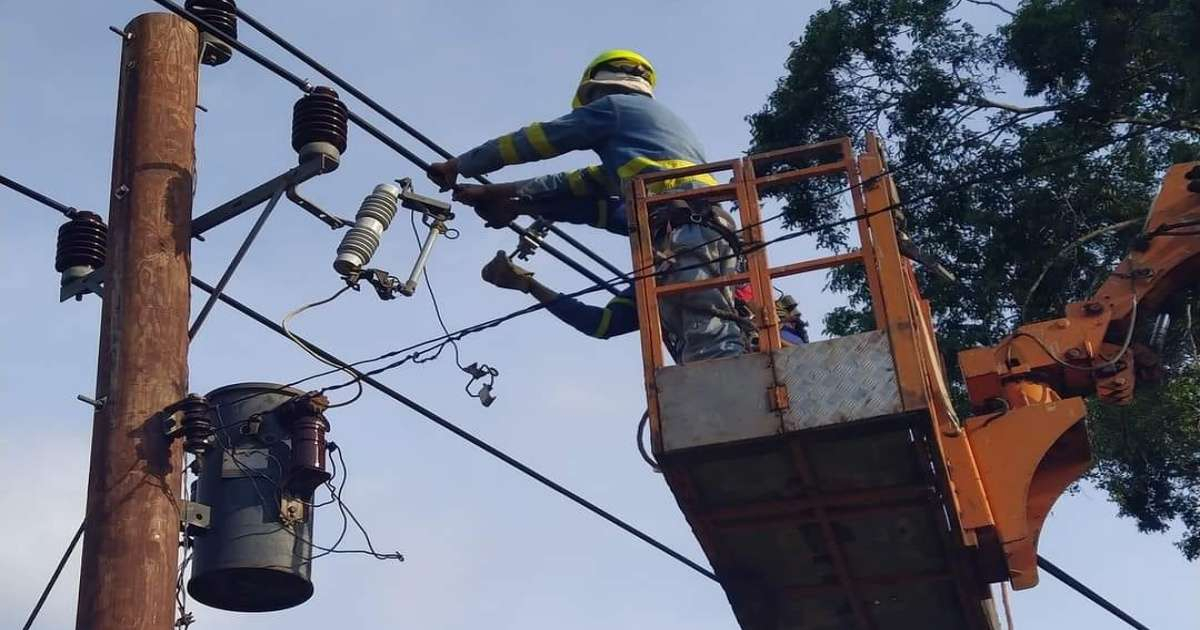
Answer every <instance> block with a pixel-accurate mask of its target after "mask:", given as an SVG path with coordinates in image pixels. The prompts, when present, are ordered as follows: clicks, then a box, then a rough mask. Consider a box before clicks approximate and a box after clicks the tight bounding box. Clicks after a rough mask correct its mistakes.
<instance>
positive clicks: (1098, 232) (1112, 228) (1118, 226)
mask: <svg viewBox="0 0 1200 630" xmlns="http://www.w3.org/2000/svg"><path fill="white" fill-rule="evenodd" d="M1149 215H1150V213H1149V212H1147V213H1146V216H1147V217H1149ZM1141 222H1142V219H1129V220H1127V221H1121V222H1120V223H1113V224H1112V225H1106V226H1103V227H1099V228H1096V229H1094V230H1092V231H1091V232H1088V233H1087V234H1084V235H1083V236H1081V237H1079V238H1077V239H1075V240H1074V241H1071V242H1070V243H1068V244H1067V245H1065V246H1064V247H1063V248H1062V249H1060V250H1058V253H1057V254H1055V255H1054V257H1053V258H1051V259H1050V262H1048V263H1046V266H1045V267H1044V268H1042V272H1041V273H1039V274H1038V277H1037V279H1036V280H1034V281H1033V285H1032V286H1030V287H1029V291H1028V292H1027V293H1025V302H1023V303H1022V304H1021V312H1020V317H1019V318H1018V320H1017V321H1018V322H1021V321H1024V320H1025V313H1027V312H1028V311H1029V302H1030V301H1031V300H1033V294H1034V292H1035V291H1037V289H1038V286H1039V285H1041V284H1042V280H1043V279H1044V278H1045V277H1046V274H1047V273H1048V272H1049V271H1050V269H1051V268H1052V267H1054V265H1055V263H1057V262H1058V259H1059V258H1062V257H1063V256H1064V255H1065V254H1067V253H1068V252H1071V251H1074V249H1075V248H1076V247H1079V246H1080V245H1083V244H1084V243H1086V242H1088V241H1090V240H1092V239H1094V238H1097V237H1099V236H1102V235H1104V234H1108V233H1109V232H1116V231H1118V230H1123V229H1125V228H1127V227H1129V226H1131V225H1137V224H1138V223H1141Z"/></svg>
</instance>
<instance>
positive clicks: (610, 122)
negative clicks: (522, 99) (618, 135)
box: [455, 98, 617, 177]
mask: <svg viewBox="0 0 1200 630" xmlns="http://www.w3.org/2000/svg"><path fill="white" fill-rule="evenodd" d="M616 119H617V114H616V111H615V110H614V108H613V104H612V101H611V99H607V98H601V99H597V100H596V101H593V102H592V103H589V104H587V105H585V106H583V107H578V108H575V109H574V110H572V111H571V113H569V114H567V115H566V116H563V117H561V118H557V119H555V120H552V121H550V122H544V123H533V124H531V125H529V126H527V127H522V128H521V129H518V130H517V131H514V132H512V133H508V134H504V135H502V136H500V137H498V138H496V139H494V140H489V141H487V142H485V143H483V144H481V145H479V146H477V147H475V148H474V149H471V150H470V151H467V152H466V153H464V154H462V155H460V156H458V159H457V164H456V165H455V166H456V167H457V171H458V174H459V175H462V176H463V177H474V176H476V175H484V174H486V173H491V172H492V171H496V170H499V169H501V168H503V167H505V166H509V165H512V164H524V163H525V162H533V161H536V160H545V159H549V158H552V157H556V156H559V155H562V154H564V153H567V152H570V151H577V150H579V149H590V148H593V147H595V146H597V145H599V144H600V143H602V142H603V141H604V140H605V139H606V138H607V137H608V135H609V133H611V132H612V129H613V127H614V126H615V125H616Z"/></svg>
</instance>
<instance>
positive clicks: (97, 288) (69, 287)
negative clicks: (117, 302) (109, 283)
mask: <svg viewBox="0 0 1200 630" xmlns="http://www.w3.org/2000/svg"><path fill="white" fill-rule="evenodd" d="M106 280H108V270H107V269H106V268H104V267H101V268H99V269H97V270H95V271H93V272H92V273H89V274H88V275H86V276H84V277H82V278H75V279H74V280H72V281H70V282H68V283H66V284H64V285H62V288H61V289H59V290H58V301H59V302H66V301H67V300H69V299H71V298H75V301H77V302H78V301H82V300H83V296H85V295H87V294H89V293H95V294H96V295H98V296H100V297H102V298H103V297H104V282H105V281H106Z"/></svg>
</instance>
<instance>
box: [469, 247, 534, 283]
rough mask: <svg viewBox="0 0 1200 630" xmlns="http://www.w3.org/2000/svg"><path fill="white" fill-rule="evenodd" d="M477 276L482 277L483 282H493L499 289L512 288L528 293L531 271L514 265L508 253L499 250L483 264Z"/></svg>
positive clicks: (531, 276) (531, 277)
mask: <svg viewBox="0 0 1200 630" xmlns="http://www.w3.org/2000/svg"><path fill="white" fill-rule="evenodd" d="M479 276H480V277H481V278H483V281H484V282H487V283H489V284H494V285H496V286H498V287H500V288H501V289H514V290H516V291H520V292H522V293H529V284H530V282H532V279H533V272H532V271H529V270H526V269H522V268H520V267H518V266H516V265H514V264H513V263H512V261H511V260H509V259H508V254H505V253H504V251H503V250H501V251H498V252H496V257H495V258H493V259H491V260H490V261H488V264H486V265H484V266H483V269H482V270H481V271H480V272H479Z"/></svg>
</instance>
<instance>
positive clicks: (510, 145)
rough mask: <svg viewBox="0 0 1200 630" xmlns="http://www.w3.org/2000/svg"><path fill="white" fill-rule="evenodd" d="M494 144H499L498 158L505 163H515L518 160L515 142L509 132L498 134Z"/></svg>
mask: <svg viewBox="0 0 1200 630" xmlns="http://www.w3.org/2000/svg"><path fill="white" fill-rule="evenodd" d="M496 144H498V145H499V146H500V159H501V160H503V161H504V163H505V164H516V163H517V162H519V161H520V158H518V157H517V142H516V139H515V138H513V136H512V134H511V133H510V134H508V135H505V136H500V139H499V140H498V141H497V142H496Z"/></svg>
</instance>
